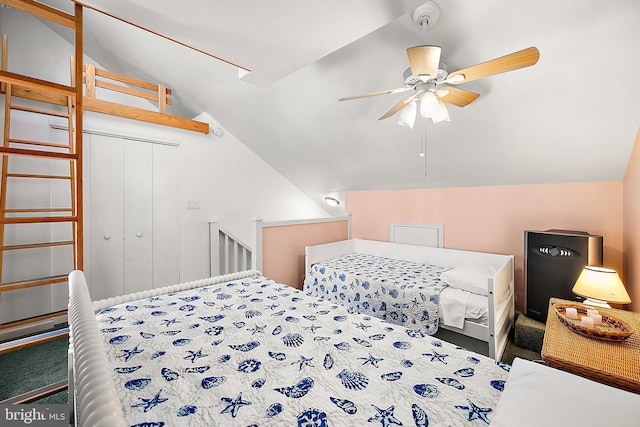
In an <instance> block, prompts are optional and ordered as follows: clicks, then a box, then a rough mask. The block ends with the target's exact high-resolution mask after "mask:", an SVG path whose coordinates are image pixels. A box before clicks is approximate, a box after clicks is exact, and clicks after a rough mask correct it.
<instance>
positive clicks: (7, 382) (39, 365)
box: [0, 338, 69, 403]
mask: <svg viewBox="0 0 640 427" xmlns="http://www.w3.org/2000/svg"><path fill="white" fill-rule="evenodd" d="M68 347H69V340H68V339H66V338H65V339H59V340H55V341H51V342H48V343H45V344H40V345H36V346H33V347H29V348H24V349H22V350H18V351H14V352H12V353H7V354H3V355H0V372H2V374H1V375H0V400H4V399H8V398H10V397H13V396H17V395H19V394H22V393H24V392H27V391H31V390H35V389H37V388H40V387H43V386H46V385H48V384H51V383H54V382H56V381H60V380H63V379H66V378H67V369H68V368H67V359H68V357H67V349H68ZM56 395H63V397H62V396H57V397H55V396H56ZM56 395H52V396H49V397H47V398H43V399H58V400H56V401H50V400H49V401H46V402H44V401H43V402H42V403H67V392H66V391H64V392H60V393H56ZM41 400H42V399H41ZM34 403H40V401H37V402H34Z"/></svg>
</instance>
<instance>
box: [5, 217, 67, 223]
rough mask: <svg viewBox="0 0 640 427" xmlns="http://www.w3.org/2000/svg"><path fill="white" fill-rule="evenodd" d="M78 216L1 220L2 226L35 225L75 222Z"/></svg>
mask: <svg viewBox="0 0 640 427" xmlns="http://www.w3.org/2000/svg"><path fill="white" fill-rule="evenodd" d="M77 220H78V217H76V216H34V217H24V218H0V224H35V223H40V222H75V221H77Z"/></svg>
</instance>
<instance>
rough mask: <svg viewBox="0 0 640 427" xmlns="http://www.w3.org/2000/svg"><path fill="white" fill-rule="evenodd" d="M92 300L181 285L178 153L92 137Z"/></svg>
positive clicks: (160, 146)
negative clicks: (170, 285) (176, 284)
mask: <svg viewBox="0 0 640 427" xmlns="http://www.w3.org/2000/svg"><path fill="white" fill-rule="evenodd" d="M89 151H90V159H91V160H90V165H89V166H88V169H90V193H89V197H88V199H89V203H90V206H91V208H90V212H89V218H88V221H87V228H88V229H89V233H90V244H89V247H88V248H87V249H88V252H89V253H90V254H89V257H88V258H89V260H90V262H89V266H88V267H89V268H88V271H89V273H88V278H89V286H90V289H91V297H92V298H93V299H94V300H95V299H101V298H108V297H112V296H117V295H123V294H127V293H131V292H139V291H144V290H148V289H152V288H157V287H160V286H165V285H169V284H175V283H178V282H179V259H178V256H179V244H178V242H179V226H180V222H179V196H178V188H179V186H178V148H177V147H176V146H172V145H163V144H154V143H149V142H141V141H134V140H128V139H122V138H114V137H105V136H98V135H91V148H90V150H89Z"/></svg>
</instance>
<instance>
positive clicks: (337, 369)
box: [96, 276, 509, 427]
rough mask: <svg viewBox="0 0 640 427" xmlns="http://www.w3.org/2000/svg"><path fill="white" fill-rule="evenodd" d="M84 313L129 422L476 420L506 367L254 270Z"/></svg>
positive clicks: (493, 398)
mask: <svg viewBox="0 0 640 427" xmlns="http://www.w3.org/2000/svg"><path fill="white" fill-rule="evenodd" d="M96 317H97V320H98V325H99V328H100V330H101V332H102V337H103V339H104V346H105V351H106V352H107V354H108V358H109V360H110V364H111V366H110V368H111V370H112V372H113V378H114V380H115V383H116V387H117V389H118V392H119V394H120V396H121V401H122V405H123V409H124V411H125V415H126V419H127V421H128V423H129V424H130V425H132V426H140V427H142V426H147V427H150V426H169V425H176V426H177V425H179V426H186V425H192V426H243V427H244V426H273V425H277V426H366V425H372V426H375V425H381V426H383V427H386V426H391V425H402V426H414V425H416V426H427V425H430V426H449V425H452V426H469V425H470V426H473V425H486V424H488V423H489V420H490V418H491V412H492V410H493V408H494V407H495V405H496V403H497V401H498V398H499V396H500V393H501V391H502V389H503V385H504V380H505V379H506V377H507V375H508V373H507V371H508V369H509V367H508V365H504V364H501V363H496V362H494V361H493V360H492V359H489V358H487V357H484V356H481V355H478V354H475V353H472V352H469V351H466V350H464V349H461V348H459V347H455V346H453V345H452V344H449V343H447V342H443V341H440V340H437V339H434V338H432V337H429V336H426V335H425V334H424V333H423V332H422V331H421V330H418V329H406V328H403V327H399V326H394V325H390V324H388V323H385V322H383V321H381V320H380V319H377V318H372V317H370V316H367V315H361V314H349V313H348V312H347V310H346V309H345V308H344V307H340V306H337V305H335V304H332V303H330V302H327V301H324V300H321V299H317V298H312V297H310V296H307V295H304V293H302V292H300V291H297V290H295V289H293V288H290V287H288V286H285V285H282V284H279V283H277V282H274V281H272V280H270V279H266V278H264V277H261V276H255V277H251V278H247V279H244V280H238V281H234V282H230V283H225V284H217V285H211V286H209V287H204V288H199V289H194V290H190V291H184V292H181V293H175V294H171V295H164V296H160V297H154V298H149V299H145V300H139V301H135V302H129V303H125V304H121V305H117V306H114V307H110V308H107V309H104V310H102V311H100V312H99V313H98V314H97V315H96Z"/></svg>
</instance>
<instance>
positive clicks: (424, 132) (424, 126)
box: [420, 118, 427, 177]
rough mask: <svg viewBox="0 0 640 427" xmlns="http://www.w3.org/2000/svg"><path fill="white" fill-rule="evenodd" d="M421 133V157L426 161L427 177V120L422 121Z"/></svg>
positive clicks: (425, 170)
mask: <svg viewBox="0 0 640 427" xmlns="http://www.w3.org/2000/svg"><path fill="white" fill-rule="evenodd" d="M420 122H421V128H422V129H421V132H420V157H422V158H423V159H424V176H425V177H426V176H427V120H426V119H424V118H421V119H420Z"/></svg>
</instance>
